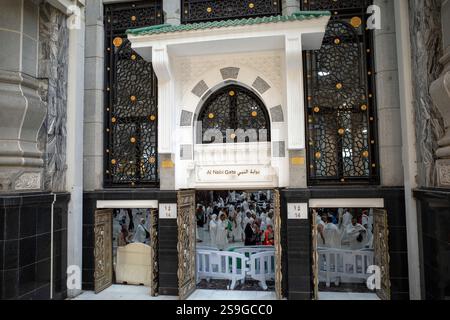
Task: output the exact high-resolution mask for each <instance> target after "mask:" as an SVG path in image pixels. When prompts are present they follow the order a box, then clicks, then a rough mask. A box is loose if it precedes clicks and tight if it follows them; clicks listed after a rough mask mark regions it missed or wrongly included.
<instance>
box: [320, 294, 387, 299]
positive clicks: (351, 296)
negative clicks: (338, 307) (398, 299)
mask: <svg viewBox="0 0 450 320" xmlns="http://www.w3.org/2000/svg"><path fill="white" fill-rule="evenodd" d="M319 300H340V301H345V300H349V301H352V300H364V301H368V300H380V299H379V298H378V296H377V295H376V294H374V293H351V292H319Z"/></svg>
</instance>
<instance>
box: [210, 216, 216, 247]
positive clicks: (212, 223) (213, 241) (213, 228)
mask: <svg viewBox="0 0 450 320" xmlns="http://www.w3.org/2000/svg"><path fill="white" fill-rule="evenodd" d="M216 237H217V215H216V214H213V215H212V216H211V221H210V222H209V238H210V240H211V246H213V247H214V246H215V245H216Z"/></svg>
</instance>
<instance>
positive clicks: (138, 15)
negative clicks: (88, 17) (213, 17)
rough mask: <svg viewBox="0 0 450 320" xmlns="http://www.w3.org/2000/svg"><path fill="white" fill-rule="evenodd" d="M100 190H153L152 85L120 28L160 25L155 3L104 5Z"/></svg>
mask: <svg viewBox="0 0 450 320" xmlns="http://www.w3.org/2000/svg"><path fill="white" fill-rule="evenodd" d="M104 23H105V127H106V128H105V131H106V132H105V148H106V150H105V152H106V156H105V176H104V185H105V187H124V186H127V187H135V186H157V185H158V183H159V175H158V136H157V132H158V104H157V96H158V90H157V88H158V83H157V79H156V75H155V73H154V71H153V67H152V64H151V63H149V62H147V61H145V60H144V59H143V58H142V57H140V56H139V55H138V54H137V53H136V52H135V51H133V50H132V49H131V43H130V42H129V41H128V40H127V37H126V34H125V33H126V30H127V29H131V28H139V27H144V26H149V25H158V24H162V23H163V11H162V2H161V1H139V2H126V3H123V4H115V5H106V6H105V21H104Z"/></svg>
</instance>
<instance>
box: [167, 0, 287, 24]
mask: <svg viewBox="0 0 450 320" xmlns="http://www.w3.org/2000/svg"><path fill="white" fill-rule="evenodd" d="M174 1H176V0H174ZM181 10H182V11H181V21H182V23H183V24H185V23H194V22H205V21H217V20H226V19H239V18H256V17H264V16H277V15H281V0H181Z"/></svg>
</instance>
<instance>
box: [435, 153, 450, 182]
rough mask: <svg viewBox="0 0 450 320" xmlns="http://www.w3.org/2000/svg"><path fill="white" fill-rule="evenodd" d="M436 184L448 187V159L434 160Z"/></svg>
mask: <svg viewBox="0 0 450 320" xmlns="http://www.w3.org/2000/svg"><path fill="white" fill-rule="evenodd" d="M436 175H437V186H438V187H440V188H450V159H440V160H437V161H436Z"/></svg>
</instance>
